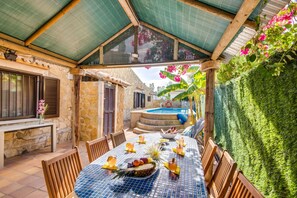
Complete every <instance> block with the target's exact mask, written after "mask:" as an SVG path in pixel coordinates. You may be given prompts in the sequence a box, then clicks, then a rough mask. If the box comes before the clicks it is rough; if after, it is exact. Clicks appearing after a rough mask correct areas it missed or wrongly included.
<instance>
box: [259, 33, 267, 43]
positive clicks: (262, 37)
mask: <svg viewBox="0 0 297 198" xmlns="http://www.w3.org/2000/svg"><path fill="white" fill-rule="evenodd" d="M265 39H266V34H264V33H262V34H261V35H260V36H259V38H258V40H259V41H264V40H265Z"/></svg>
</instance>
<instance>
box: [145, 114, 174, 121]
mask: <svg viewBox="0 0 297 198" xmlns="http://www.w3.org/2000/svg"><path fill="white" fill-rule="evenodd" d="M141 117H143V118H148V119H154V120H177V115H176V114H157V113H148V112H143V113H142V114H141Z"/></svg>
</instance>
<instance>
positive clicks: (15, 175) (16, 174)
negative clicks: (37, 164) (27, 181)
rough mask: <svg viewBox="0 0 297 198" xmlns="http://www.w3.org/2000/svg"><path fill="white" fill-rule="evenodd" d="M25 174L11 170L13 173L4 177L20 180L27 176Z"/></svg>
mask: <svg viewBox="0 0 297 198" xmlns="http://www.w3.org/2000/svg"><path fill="white" fill-rule="evenodd" d="M27 176H28V175H27V174H24V173H21V172H18V171H16V170H14V171H13V173H10V174H7V175H6V176H5V177H6V178H7V179H8V180H10V181H16V182H17V181H19V180H22V179H23V178H25V177H27Z"/></svg>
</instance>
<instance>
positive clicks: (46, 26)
mask: <svg viewBox="0 0 297 198" xmlns="http://www.w3.org/2000/svg"><path fill="white" fill-rule="evenodd" d="M79 2H80V0H72V1H71V2H70V3H69V4H67V5H66V6H65V7H64V8H63V9H62V10H60V11H59V12H58V13H57V14H56V15H55V16H53V17H52V18H51V19H50V20H48V21H47V22H46V23H45V24H43V25H42V26H41V27H40V28H39V29H37V30H36V31H35V32H34V33H33V34H32V35H31V36H29V38H27V39H26V40H25V45H26V46H28V45H30V44H31V43H32V42H33V41H34V40H35V39H37V38H38V37H39V36H40V35H41V34H42V33H44V32H45V31H46V30H47V29H49V28H50V27H51V26H52V25H54V24H55V23H56V22H57V21H58V20H59V19H60V18H62V17H63V16H64V15H65V14H66V13H67V12H69V11H70V10H71V9H72V8H73V7H74V6H76V5H77V4H78V3H79Z"/></svg>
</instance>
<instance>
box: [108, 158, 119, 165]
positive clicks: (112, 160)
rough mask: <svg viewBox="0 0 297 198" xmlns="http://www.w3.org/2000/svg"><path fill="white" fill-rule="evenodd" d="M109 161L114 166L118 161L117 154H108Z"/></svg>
mask: <svg viewBox="0 0 297 198" xmlns="http://www.w3.org/2000/svg"><path fill="white" fill-rule="evenodd" d="M107 163H108V166H109V167H114V166H115V165H116V163H117V158H116V157H115V156H108V158H107Z"/></svg>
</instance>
